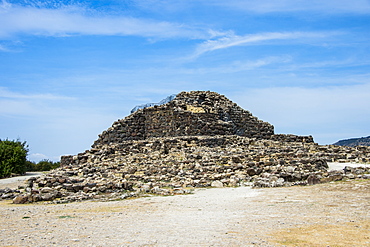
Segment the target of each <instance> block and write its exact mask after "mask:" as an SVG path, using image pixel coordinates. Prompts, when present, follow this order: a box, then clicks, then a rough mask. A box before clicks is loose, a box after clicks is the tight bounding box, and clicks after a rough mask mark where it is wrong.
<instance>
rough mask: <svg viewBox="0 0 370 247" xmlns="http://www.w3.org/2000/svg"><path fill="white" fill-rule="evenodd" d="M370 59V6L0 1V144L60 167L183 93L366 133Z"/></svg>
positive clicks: (290, 126) (214, 0)
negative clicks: (139, 109)
mask: <svg viewBox="0 0 370 247" xmlns="http://www.w3.org/2000/svg"><path fill="white" fill-rule="evenodd" d="M369 54H370V1H369V0H351V1H348V0H325V1H323V0H320V1H318V0H312V1H303V0H280V1H276V0H208V1H205V0H203V1H202V0H186V1H185V0H182V1H181V0H158V1H155V0H121V1H118V0H104V1H103V0H95V1H78V0H65V1H56V0H50V1H47V0H46V1H35V0H18V1H16V0H0V139H5V138H9V139H17V138H19V139H21V140H23V141H27V143H28V144H29V146H30V153H29V159H30V160H33V161H38V160H41V159H51V160H58V159H59V157H60V155H65V154H76V153H79V152H83V151H84V150H86V149H89V148H90V146H91V144H92V143H93V141H94V140H95V139H97V135H98V134H100V133H101V132H102V131H103V130H105V129H107V128H108V127H110V126H111V124H112V123H113V122H114V121H115V120H117V119H121V118H124V117H126V116H127V115H129V112H130V110H131V109H132V108H133V107H134V106H135V105H138V104H143V103H148V102H159V101H160V100H161V99H163V98H165V97H166V96H168V95H171V94H176V93H179V92H181V91H191V90H210V91H216V92H218V93H220V94H224V95H226V96H227V97H228V98H229V99H231V100H232V101H234V102H236V103H237V104H239V105H240V106H241V107H243V108H244V109H246V110H249V111H251V112H252V114H253V115H255V116H257V117H258V118H260V119H262V120H264V121H267V122H270V123H272V124H273V125H274V126H275V132H276V133H292V134H298V135H313V136H314V139H315V141H316V142H318V143H320V144H330V143H333V142H336V141H337V140H339V139H346V138H351V137H361V136H368V135H370V130H369V126H370V117H369V115H370V79H369V78H370V58H369Z"/></svg>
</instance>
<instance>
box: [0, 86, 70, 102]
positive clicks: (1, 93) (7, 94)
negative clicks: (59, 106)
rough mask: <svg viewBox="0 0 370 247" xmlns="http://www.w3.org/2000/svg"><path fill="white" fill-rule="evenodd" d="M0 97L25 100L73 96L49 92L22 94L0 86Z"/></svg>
mask: <svg viewBox="0 0 370 247" xmlns="http://www.w3.org/2000/svg"><path fill="white" fill-rule="evenodd" d="M0 98H5V99H25V100H27V99H28V100H72V99H74V98H72V97H67V96H59V95H54V94H50V93H46V94H23V93H18V92H13V91H10V90H8V89H7V88H4V87H0Z"/></svg>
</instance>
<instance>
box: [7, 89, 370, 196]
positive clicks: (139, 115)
mask: <svg viewBox="0 0 370 247" xmlns="http://www.w3.org/2000/svg"><path fill="white" fill-rule="evenodd" d="M333 161H338V162H370V147H351V148H350V147H340V146H333V145H328V146H321V145H318V144H317V143H314V141H313V138H312V136H296V135H283V134H274V128H273V126H272V125H271V124H269V123H266V122H263V121H261V120H259V119H257V118H256V117H254V116H253V115H252V114H251V113H249V112H248V111H246V110H243V109H242V108H240V107H239V106H237V105H236V104H235V103H233V102H231V101H229V100H228V99H227V98H226V97H225V96H222V95H219V94H217V93H213V92H203V91H200V92H199V91H197V92H183V93H180V94H178V95H177V96H176V97H175V98H174V99H173V100H171V101H170V102H167V103H166V104H164V105H159V106H158V105H155V106H153V107H147V108H143V109H138V110H137V111H135V112H134V113H133V114H131V115H130V116H128V117H126V118H125V119H122V120H118V121H116V122H114V123H113V125H112V127H111V128H109V129H108V130H107V131H104V132H103V133H102V134H101V135H99V138H98V140H97V141H95V143H94V144H93V145H92V148H91V149H90V150H86V151H85V152H83V153H80V154H77V155H70V156H63V157H62V159H61V167H60V168H58V169H56V170H53V171H51V172H50V173H49V174H47V175H46V176H43V177H40V178H33V179H30V180H29V181H28V184H27V186H26V187H25V188H24V189H23V190H24V193H23V194H21V195H19V196H17V197H16V198H15V199H14V202H15V203H25V202H36V201H55V202H70V201H76V200H85V199H100V200H101V199H109V198H111V199H116V198H122V199H123V198H127V197H132V196H137V195H140V194H143V193H153V194H159V195H172V194H183V193H189V192H190V191H191V190H192V189H193V188H197V187H223V186H243V185H252V186H254V187H277V186H291V185H306V184H316V183H320V182H329V181H336V180H340V179H343V178H349V179H353V178H360V177H361V178H368V177H369V175H368V174H369V173H370V171H369V169H368V168H362V169H354V170H353V168H348V169H347V170H344V171H339V172H335V173H333V172H328V165H327V162H333Z"/></svg>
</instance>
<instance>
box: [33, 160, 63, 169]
mask: <svg viewBox="0 0 370 247" xmlns="http://www.w3.org/2000/svg"><path fill="white" fill-rule="evenodd" d="M59 166H60V162H53V161H50V160H41V161H40V162H38V163H35V162H31V161H27V171H50V170H53V169H56V168H58V167H59Z"/></svg>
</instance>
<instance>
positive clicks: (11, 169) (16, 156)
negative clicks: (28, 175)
mask: <svg viewBox="0 0 370 247" xmlns="http://www.w3.org/2000/svg"><path fill="white" fill-rule="evenodd" d="M27 153H28V146H27V144H26V142H21V141H19V140H17V141H10V140H8V139H6V140H0V178H4V177H9V176H10V175H11V174H12V173H16V174H24V173H25V172H26V170H27V163H26V162H27Z"/></svg>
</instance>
